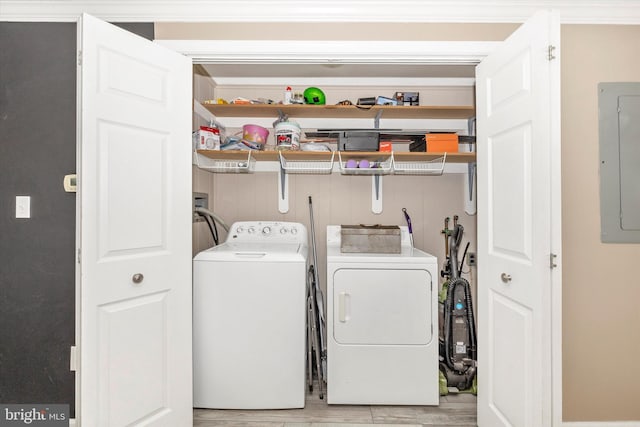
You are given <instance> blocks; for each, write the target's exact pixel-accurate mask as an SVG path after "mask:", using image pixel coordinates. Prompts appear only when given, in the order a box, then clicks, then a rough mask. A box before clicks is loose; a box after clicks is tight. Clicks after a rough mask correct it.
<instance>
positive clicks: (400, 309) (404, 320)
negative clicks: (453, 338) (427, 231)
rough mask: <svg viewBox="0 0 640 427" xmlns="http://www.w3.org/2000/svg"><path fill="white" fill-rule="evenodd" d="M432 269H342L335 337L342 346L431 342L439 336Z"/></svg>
mask: <svg viewBox="0 0 640 427" xmlns="http://www.w3.org/2000/svg"><path fill="white" fill-rule="evenodd" d="M432 298H434V296H433V295H432V291H431V275H430V274H429V271H427V270H421V269H417V270H410V269H339V270H337V271H335V273H334V277H333V316H334V319H333V335H334V339H335V340H336V342H338V343H340V344H370V345H371V344H374V345H389V344H404V345H411V344H414V345H425V344H428V343H429V342H430V341H431V340H432V338H433V328H432V322H431V319H432V313H431V307H432Z"/></svg>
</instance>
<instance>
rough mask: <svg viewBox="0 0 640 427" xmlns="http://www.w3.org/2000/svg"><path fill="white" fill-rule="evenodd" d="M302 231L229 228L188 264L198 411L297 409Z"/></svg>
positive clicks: (255, 224)
mask: <svg viewBox="0 0 640 427" xmlns="http://www.w3.org/2000/svg"><path fill="white" fill-rule="evenodd" d="M307 242H308V241H307V229H306V228H305V226H304V225H303V224H299V223H291V222H267V221H246V222H236V223H234V224H233V225H232V226H231V228H230V230H229V234H228V237H227V239H226V241H225V242H224V243H223V244H221V245H219V246H214V247H213V248H210V249H207V250H205V251H202V252H200V253H199V254H198V255H196V257H195V258H194V261H193V363H194V364H193V383H194V387H193V400H194V407H196V408H217V409H283V408H303V407H304V403H305V381H306V377H305V366H306V350H305V346H306V287H307V264H308V263H307V255H308V243H307Z"/></svg>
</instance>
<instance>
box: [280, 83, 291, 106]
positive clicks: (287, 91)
mask: <svg viewBox="0 0 640 427" xmlns="http://www.w3.org/2000/svg"><path fill="white" fill-rule="evenodd" d="M291 98H292V95H291V87H290V86H287V88H286V89H285V91H284V101H283V102H282V103H283V104H291Z"/></svg>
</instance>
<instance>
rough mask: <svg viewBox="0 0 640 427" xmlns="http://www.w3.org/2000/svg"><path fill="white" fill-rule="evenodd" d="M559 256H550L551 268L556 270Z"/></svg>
mask: <svg viewBox="0 0 640 427" xmlns="http://www.w3.org/2000/svg"><path fill="white" fill-rule="evenodd" d="M557 256H558V255H556V254H549V268H556V267H557V266H558V264H556V258H557Z"/></svg>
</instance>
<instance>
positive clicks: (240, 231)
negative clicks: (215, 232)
mask: <svg viewBox="0 0 640 427" xmlns="http://www.w3.org/2000/svg"><path fill="white" fill-rule="evenodd" d="M243 232H244V228H243V227H238V228H237V229H236V233H238V234H240V233H243Z"/></svg>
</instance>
